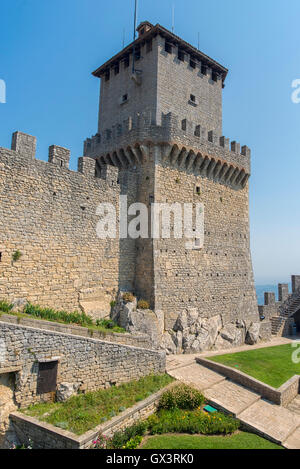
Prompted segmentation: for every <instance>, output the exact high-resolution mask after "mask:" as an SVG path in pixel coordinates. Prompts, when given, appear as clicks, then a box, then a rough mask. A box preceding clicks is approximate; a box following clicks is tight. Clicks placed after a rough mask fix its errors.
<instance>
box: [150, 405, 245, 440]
mask: <svg viewBox="0 0 300 469" xmlns="http://www.w3.org/2000/svg"><path fill="white" fill-rule="evenodd" d="M147 422H148V430H149V432H150V434H151V435H162V434H165V433H189V434H202V435H218V434H222V435H224V434H225V435H227V434H230V433H234V432H235V431H236V430H238V428H239V425H240V424H239V421H238V420H236V419H234V418H233V417H230V416H228V415H225V414H222V413H219V412H216V413H214V414H212V415H210V414H208V413H206V412H204V411H202V410H200V409H197V410H192V411H191V410H185V411H184V410H182V409H172V410H160V411H158V413H157V414H155V415H151V416H150V417H149V418H148V420H147Z"/></svg>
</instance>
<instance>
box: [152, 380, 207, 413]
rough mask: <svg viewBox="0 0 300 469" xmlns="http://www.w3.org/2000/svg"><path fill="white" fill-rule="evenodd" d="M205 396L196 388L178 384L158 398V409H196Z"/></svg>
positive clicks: (202, 402)
mask: <svg viewBox="0 0 300 469" xmlns="http://www.w3.org/2000/svg"><path fill="white" fill-rule="evenodd" d="M204 402H205V398H204V396H203V395H202V394H201V392H199V391H197V389H194V388H191V387H190V386H187V385H185V384H178V385H176V386H174V387H172V389H169V390H168V391H166V392H165V393H164V394H163V395H162V396H161V398H160V401H159V409H169V410H170V409H189V410H193V409H197V408H199V407H200V406H201V405H202V404H204Z"/></svg>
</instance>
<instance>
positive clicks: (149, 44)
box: [146, 39, 152, 53]
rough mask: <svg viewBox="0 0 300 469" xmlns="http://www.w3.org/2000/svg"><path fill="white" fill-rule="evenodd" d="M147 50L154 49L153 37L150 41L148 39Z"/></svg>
mask: <svg viewBox="0 0 300 469" xmlns="http://www.w3.org/2000/svg"><path fill="white" fill-rule="evenodd" d="M146 44H147V45H146V52H147V53H149V52H151V51H152V39H150V41H147V43H146Z"/></svg>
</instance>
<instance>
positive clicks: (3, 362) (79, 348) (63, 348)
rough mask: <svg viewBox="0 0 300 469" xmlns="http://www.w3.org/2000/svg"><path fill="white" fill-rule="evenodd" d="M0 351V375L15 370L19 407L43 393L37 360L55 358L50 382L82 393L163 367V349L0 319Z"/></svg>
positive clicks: (136, 377)
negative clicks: (70, 386) (39, 389)
mask: <svg viewBox="0 0 300 469" xmlns="http://www.w3.org/2000/svg"><path fill="white" fill-rule="evenodd" d="M0 351H1V354H0V374H2V373H4V372H5V373H9V372H15V382H16V389H15V400H16V403H17V404H18V406H22V407H27V406H28V405H30V404H32V403H34V402H38V401H44V400H46V399H47V398H49V396H48V394H47V395H45V394H42V393H38V389H37V384H38V376H39V369H40V363H41V362H51V361H55V362H58V364H57V379H56V385H57V386H58V385H59V384H61V383H71V384H74V386H76V389H78V390H80V391H82V392H87V391H95V390H97V389H101V388H108V387H110V386H111V385H113V384H116V385H118V384H121V383H124V382H128V381H131V380H133V379H139V378H141V377H143V376H146V375H149V374H151V373H164V372H165V368H166V355H165V352H163V351H155V350H149V349H144V348H138V347H133V346H129V345H123V344H117V343H113V342H108V341H104V340H99V339H91V338H87V337H78V336H76V335H71V334H65V333H62V332H55V331H49V330H41V329H36V328H32V327H28V326H24V325H20V324H11V323H5V322H0ZM15 370H19V371H15ZM52 394H53V393H52ZM52 397H53V396H52Z"/></svg>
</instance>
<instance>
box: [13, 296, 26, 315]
mask: <svg viewBox="0 0 300 469" xmlns="http://www.w3.org/2000/svg"><path fill="white" fill-rule="evenodd" d="M27 303H28V301H27V300H26V298H16V299H14V300H13V302H12V305H13V308H12V311H14V312H15V313H22V312H23V310H24V308H25V306H26V305H27Z"/></svg>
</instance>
